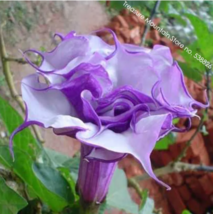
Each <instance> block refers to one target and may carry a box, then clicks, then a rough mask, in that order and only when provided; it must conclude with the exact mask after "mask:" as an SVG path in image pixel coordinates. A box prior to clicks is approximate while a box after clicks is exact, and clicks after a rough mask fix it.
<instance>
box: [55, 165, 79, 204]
mask: <svg viewBox="0 0 213 214" xmlns="http://www.w3.org/2000/svg"><path fill="white" fill-rule="evenodd" d="M58 170H59V171H60V172H61V175H62V176H63V177H64V178H65V179H66V181H67V182H68V183H69V185H70V188H71V190H72V193H73V195H74V197H75V200H78V198H79V197H78V195H77V194H76V192H75V186H76V185H75V180H74V179H73V177H72V176H71V172H70V170H69V169H67V168H65V167H60V168H58Z"/></svg>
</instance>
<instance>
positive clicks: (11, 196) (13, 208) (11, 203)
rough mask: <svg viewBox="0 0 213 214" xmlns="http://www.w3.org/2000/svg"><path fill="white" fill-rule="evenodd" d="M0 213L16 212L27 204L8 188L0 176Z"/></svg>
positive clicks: (14, 213) (12, 213)
mask: <svg viewBox="0 0 213 214" xmlns="http://www.w3.org/2000/svg"><path fill="white" fill-rule="evenodd" d="M0 195H1V196H0V213H1V214H17V213H18V211H19V210H21V209H22V208H24V207H25V206H27V201H26V200H25V199H24V198H23V197H22V196H20V195H19V194H18V193H16V192H15V191H14V190H12V189H10V188H9V187H8V186H7V184H6V183H5V181H4V179H3V178H1V177H0Z"/></svg>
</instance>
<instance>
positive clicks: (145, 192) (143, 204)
mask: <svg viewBox="0 0 213 214" xmlns="http://www.w3.org/2000/svg"><path fill="white" fill-rule="evenodd" d="M148 196H149V191H148V190H147V189H144V190H143V191H142V192H141V198H142V202H141V204H140V208H139V210H142V209H143V208H144V206H145V204H146V200H147V198H148Z"/></svg>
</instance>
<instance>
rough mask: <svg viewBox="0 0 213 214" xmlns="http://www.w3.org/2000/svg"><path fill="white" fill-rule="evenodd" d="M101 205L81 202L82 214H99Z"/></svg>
mask: <svg viewBox="0 0 213 214" xmlns="http://www.w3.org/2000/svg"><path fill="white" fill-rule="evenodd" d="M98 211H99V204H95V203H87V202H81V206H80V214H98Z"/></svg>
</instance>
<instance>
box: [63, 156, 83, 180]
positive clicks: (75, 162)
mask: <svg viewBox="0 0 213 214" xmlns="http://www.w3.org/2000/svg"><path fill="white" fill-rule="evenodd" d="M79 165H80V158H79V157H74V158H70V159H69V160H68V161H66V162H64V163H63V166H64V167H66V168H69V169H70V172H71V175H72V178H73V179H74V181H77V178H78V170H79Z"/></svg>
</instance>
